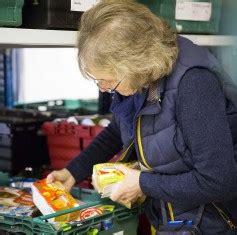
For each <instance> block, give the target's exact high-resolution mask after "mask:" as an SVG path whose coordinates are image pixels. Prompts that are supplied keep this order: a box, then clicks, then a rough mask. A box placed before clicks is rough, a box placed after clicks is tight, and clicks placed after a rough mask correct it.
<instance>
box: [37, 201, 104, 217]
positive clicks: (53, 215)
mask: <svg viewBox="0 0 237 235" xmlns="http://www.w3.org/2000/svg"><path fill="white" fill-rule="evenodd" d="M99 204H100V201H95V202H90V203H87V204H85V205H81V206H77V207H74V208H70V209H66V210H62V211H58V212H55V213H52V214H49V215H42V216H39V217H36V218H33V221H35V222H42V220H47V219H51V218H54V217H58V216H61V215H65V214H68V213H72V212H74V211H79V210H83V209H86V208H88V207H92V206H96V205H99Z"/></svg>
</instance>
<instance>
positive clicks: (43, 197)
mask: <svg viewBox="0 0 237 235" xmlns="http://www.w3.org/2000/svg"><path fill="white" fill-rule="evenodd" d="M31 189H32V194H33V201H34V203H35V205H36V206H37V207H38V209H39V210H40V211H41V213H42V214H43V215H47V214H51V213H54V212H57V211H61V210H65V209H70V208H73V207H77V206H79V204H78V203H77V201H76V200H75V199H74V198H73V197H72V196H71V194H70V193H68V192H67V191H66V190H65V188H64V186H63V184H62V183H60V182H57V181H56V182H54V183H50V184H47V183H46V179H43V180H39V181H36V182H34V183H33V185H32V187H31ZM78 216H79V212H78V211H76V212H72V213H68V214H65V215H61V216H58V217H55V218H52V219H50V222H53V221H71V220H75V219H77V218H78Z"/></svg>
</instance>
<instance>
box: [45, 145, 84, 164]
mask: <svg viewBox="0 0 237 235" xmlns="http://www.w3.org/2000/svg"><path fill="white" fill-rule="evenodd" d="M80 152H81V151H80V149H77V148H60V147H51V148H49V156H50V160H51V161H52V159H53V158H56V159H62V160H66V161H70V160H72V159H73V158H75V157H76V156H77V155H78V154H79V153H80Z"/></svg>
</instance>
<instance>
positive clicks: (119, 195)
mask: <svg viewBox="0 0 237 235" xmlns="http://www.w3.org/2000/svg"><path fill="white" fill-rule="evenodd" d="M116 168H117V169H118V170H120V171H122V172H123V174H124V180H123V181H122V182H121V183H120V184H119V186H118V188H117V189H116V190H114V191H113V192H112V194H111V196H110V198H111V200H113V201H117V202H132V203H134V202H136V201H137V199H138V198H140V197H142V196H143V193H142V190H141V188H140V184H139V177H140V174H141V171H139V170H134V169H130V168H128V167H125V166H122V165H119V166H116Z"/></svg>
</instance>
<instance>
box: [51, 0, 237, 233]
mask: <svg viewBox="0 0 237 235" xmlns="http://www.w3.org/2000/svg"><path fill="white" fill-rule="evenodd" d="M79 30H80V33H79V36H78V49H79V53H78V59H79V66H80V70H81V72H82V73H83V74H84V76H85V77H86V78H88V79H90V80H92V81H94V82H95V83H96V84H97V85H98V87H99V89H100V90H101V91H102V92H115V94H114V98H113V102H112V106H111V111H112V113H113V120H112V122H111V124H110V125H109V126H108V127H107V128H105V130H104V131H103V132H102V133H101V134H100V135H99V136H97V137H96V139H95V140H94V141H93V143H91V145H90V146H89V147H88V148H87V149H86V150H85V151H83V152H82V153H81V154H80V155H79V156H78V157H76V158H75V159H74V160H73V161H72V162H71V163H70V164H69V165H68V166H67V167H66V169H62V170H60V171H54V172H53V173H51V174H50V175H49V176H48V181H49V182H50V181H54V180H60V181H62V182H63V183H64V184H65V186H66V187H67V189H70V188H71V187H72V185H73V184H74V183H75V182H76V181H81V180H82V179H84V178H85V177H87V176H89V175H91V174H92V167H93V165H94V164H97V163H100V162H106V161H108V160H109V159H110V158H111V157H112V156H114V155H115V154H116V153H117V152H119V151H120V150H121V149H123V150H124V151H125V152H126V157H125V158H127V159H126V160H131V159H132V158H136V159H138V161H139V162H140V166H141V170H140V171H138V170H131V169H127V168H125V167H121V168H120V170H122V171H123V172H124V174H125V180H124V182H123V183H122V184H121V186H120V188H119V190H118V191H116V192H113V194H112V196H111V199H112V200H114V201H121V200H127V201H131V202H134V201H136V200H137V198H138V197H140V196H141V195H143V194H144V195H145V196H146V203H145V205H146V211H147V215H148V217H149V219H150V222H151V223H152V224H153V225H154V226H155V227H156V228H158V226H159V225H160V221H159V220H160V219H161V217H160V205H161V203H160V202H161V200H162V201H164V202H165V204H166V205H167V208H168V209H169V210H168V211H169V216H170V217H169V219H170V220H171V221H172V220H173V219H175V220H192V221H194V220H195V218H196V216H197V213H198V209H199V208H200V206H201V205H205V210H204V212H203V215H202V219H201V222H200V225H199V226H200V229H201V231H202V232H203V234H235V231H234V228H235V227H234V226H232V228H231V226H229V225H232V223H230V222H229V225H228V223H226V221H225V220H224V219H223V218H222V216H221V215H220V213H219V212H220V211H219V212H218V210H219V209H218V208H220V209H221V210H222V211H224V212H225V214H227V215H228V218H231V219H232V220H233V221H232V222H237V187H236V186H237V168H236V162H235V158H236V157H237V92H236V89H235V88H234V86H233V85H231V84H230V85H229V82H228V79H227V78H225V75H224V73H223V72H222V71H221V69H220V66H219V64H218V63H217V61H216V60H215V58H214V57H213V56H212V55H211V54H210V53H209V52H208V51H207V50H206V49H204V48H201V47H199V46H197V45H195V44H193V43H192V42H190V41H189V40H187V39H184V38H182V37H180V36H176V34H174V33H172V32H171V30H170V29H169V27H168V26H167V25H166V23H165V22H163V21H162V20H161V19H160V18H158V17H156V16H155V15H153V14H152V13H151V12H150V11H149V10H148V9H147V8H146V7H144V6H142V5H140V4H138V3H133V2H129V1H107V2H106V1H105V2H102V3H99V4H97V5H96V6H95V7H93V8H92V9H90V10H88V11H87V12H85V13H84V14H83V16H82V18H81V24H80V29H79ZM230 127H231V129H230ZM233 146H234V147H233ZM212 202H213V203H215V204H214V205H213V204H211V203H212ZM217 205H218V208H217V207H216V206H217Z"/></svg>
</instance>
